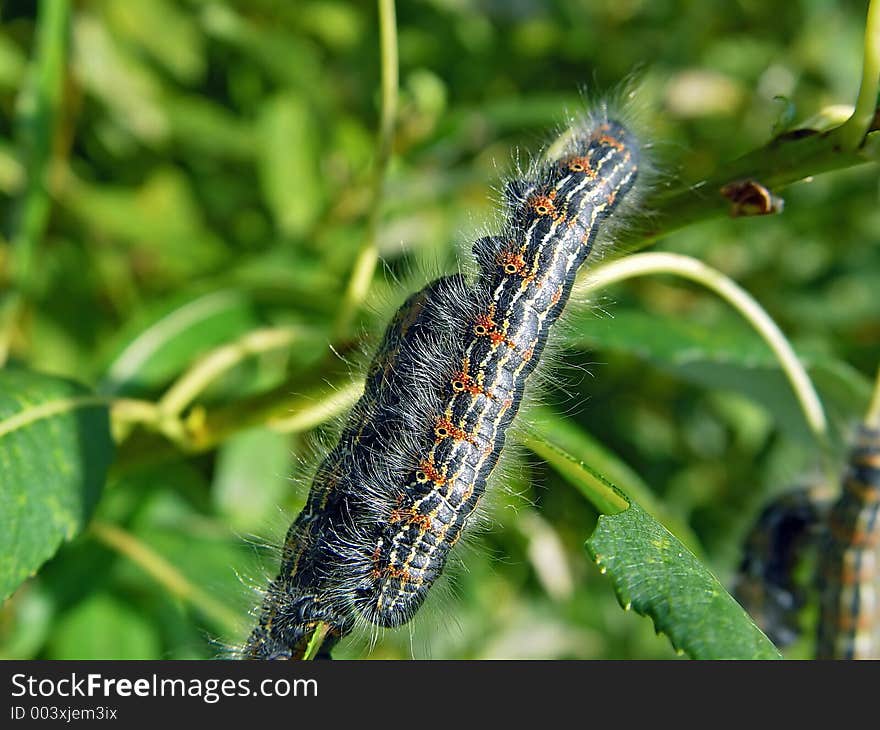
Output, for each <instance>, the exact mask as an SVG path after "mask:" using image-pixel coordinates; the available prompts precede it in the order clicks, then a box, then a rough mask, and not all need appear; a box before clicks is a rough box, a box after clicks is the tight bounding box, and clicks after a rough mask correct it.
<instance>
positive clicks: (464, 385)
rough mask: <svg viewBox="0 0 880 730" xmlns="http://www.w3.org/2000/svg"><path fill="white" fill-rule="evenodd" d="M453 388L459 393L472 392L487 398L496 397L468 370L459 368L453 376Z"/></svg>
mask: <svg viewBox="0 0 880 730" xmlns="http://www.w3.org/2000/svg"><path fill="white" fill-rule="evenodd" d="M452 389H453V390H454V391H455V392H457V393H470V394H471V395H483V396H485V397H486V398H494V397H495V396H494V395H492V393H490V392H489V391H488V390H486V389H485V388H483V387H481V386H480V385H479V384H478V383H477V382H476V381H475V380H474V379H473V378H472V377H471V376H470V375H469V374H468V372H467V371H466V370H459V371H458V372H457V373H455V374H454V375H453V376H452Z"/></svg>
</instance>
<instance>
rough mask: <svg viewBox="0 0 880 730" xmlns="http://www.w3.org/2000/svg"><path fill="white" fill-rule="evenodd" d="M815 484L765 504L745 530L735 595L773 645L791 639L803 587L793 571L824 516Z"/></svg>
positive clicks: (796, 633) (794, 637) (786, 643)
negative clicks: (748, 528)
mask: <svg viewBox="0 0 880 730" xmlns="http://www.w3.org/2000/svg"><path fill="white" fill-rule="evenodd" d="M825 506H826V505H824V504H821V503H820V502H819V501H818V500H817V497H816V490H814V489H810V488H801V489H795V490H793V491H790V492H786V493H784V494H782V495H781V496H780V497H778V498H777V499H775V500H774V501H772V502H771V503H770V504H768V505H767V506H766V507H765V508H764V509H763V510H762V511H761V514H760V515H759V516H758V519H757V520H756V522H755V524H754V526H753V527H752V529H751V530H750V532H749V533H748V535H747V536H746V540H745V546H744V551H743V552H744V554H743V559H742V562H741V563H740V565H739V570H738V573H737V576H736V580H735V583H734V587H733V595H734V597H735V598H736V599H737V600H738V601H739V602H740V603H741V604H742V605H743V607H744V608H745V609H746V610H747V611H748V612H749V613H750V614H751V615H752V616H753V617H754V619H755V621H756V622H757V623H758V625H759V626H760V627H761V629H762V630H763V631H764V633H765V634H767V637H768V638H769V639H770V641H772V642H773V643H774V644H776V646H778V647H780V648H785V647H787V646H789V645H791V644H793V643H794V642H795V641H796V640H797V638H798V636H799V634H800V625H799V623H798V612H799V611H800V610H801V609H802V608H803V607H804V604H805V603H806V591H805V590H804V587H803V586H800V585H798V584H797V581H796V580H795V576H794V572H795V568H796V567H797V564H798V561H799V560H800V558H801V554H802V553H803V551H804V549H805V548H806V547H808V546H809V545H810V544H813V543H815V541H816V539H817V535H818V530H819V528H820V526H821V523H822V520H823V519H824V516H825V514H824V513H825V511H826V510H824V509H823V507H825Z"/></svg>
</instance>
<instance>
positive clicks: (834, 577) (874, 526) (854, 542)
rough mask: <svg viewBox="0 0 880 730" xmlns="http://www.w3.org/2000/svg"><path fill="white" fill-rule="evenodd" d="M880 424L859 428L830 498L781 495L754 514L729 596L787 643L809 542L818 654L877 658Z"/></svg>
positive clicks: (817, 492) (793, 631)
mask: <svg viewBox="0 0 880 730" xmlns="http://www.w3.org/2000/svg"><path fill="white" fill-rule="evenodd" d="M878 512H880V429H877V428H871V427H869V426H866V425H862V426H860V428H859V430H858V433H857V435H856V439H855V444H854V446H853V448H852V450H851V453H850V457H849V460H848V463H847V465H846V469H845V472H844V475H843V484H842V491H841V493H840V496H839V497H838V498H837V499H836V501H834V502H833V503H830V502H829V500H828V499H827V496H826V494H825V490H823V489H821V488H814V489H799V490H796V491H793V492H790V493H787V494H784V495H782V496H781V497H780V498H779V499H777V500H775V501H774V502H772V503H771V504H770V505H768V506H767V507H766V508H765V509H764V510H763V511H762V513H761V515H760V516H759V518H758V520H757V522H756V524H755V526H754V527H753V528H752V530H751V532H750V533H749V536H748V538H747V540H746V546H745V554H744V557H743V560H742V563H741V564H740V568H739V574H738V576H737V579H736V584H735V588H734V591H735V593H734V595H735V596H736V598H737V600H739V601H740V602H741V603H742V604H743V606H744V607H745V608H746V610H748V611H749V613H751V614H752V616H753V617H754V618H755V619H756V621H757V622H758V624H759V625H760V626H761V628H762V629H763V630H764V631H765V632H766V633H767V635H768V636H769V637H770V639H771V640H772V641H773V642H774V643H775V644H777V645H778V646H780V647H782V648H784V647H785V646H787V645H789V644H791V643H792V642H793V641H794V640H795V639H797V637H798V634H799V626H798V624H797V612H798V611H799V610H800V609H801V608H802V607H803V606H804V604H805V603H806V598H805V591H804V588H803V587H802V586H799V585H797V583H796V581H795V578H794V570H795V567H796V565H797V562H798V560H799V558H800V557H801V553H802V552H803V551H804V550H805V549H806V548H807V547H809V546H810V545H815V546H817V547H818V548H819V560H818V568H817V575H816V580H815V582H814V586H815V588H816V589H817V593H818V596H819V609H820V610H819V622H818V638H817V645H816V657H817V658H818V659H867V658H878V657H880V611H878V608H880V604H878V591H880V565H878V559H880V519H878Z"/></svg>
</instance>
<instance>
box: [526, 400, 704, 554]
mask: <svg viewBox="0 0 880 730" xmlns="http://www.w3.org/2000/svg"><path fill="white" fill-rule="evenodd" d="M526 419H527V421H528V423H529V429H528V430H529V432H530V433H532V434H533V436H534V437H536V438H538V439H539V440H540V441H541V442H543V443H544V444H547V445H549V446H552V447H553V448H554V449H556V450H558V451H560V452H563V453H566V454H568V455H570V456H569V459H568V460H565V461H563V462H561V463H559V464H557V461H556V459H554V458H552V455H549V454H547V453H546V452H545V450H544V449H543V448H542V446H541V445H540V444H539V443H536V442H534V441H529V440H527V441H526V442H525V443H526V446H529V447H530V448H532V449H533V450H534V451H535V453H537V454H538V455H539V456H543V457H545V458H546V457H547V456H548V455H549V456H551V458H550V459H549V460H548V461H549V463H550V464H551V465H553V466H554V467H555V466H563V468H562V470H561V471H560V473H561V474H562V476H564V477H566V478H567V479H568V480H569V481H571V482H572V483H574V485H575V486H576V487H578V489H580V490H582V491H583V489H584V487H583V485H582V482H584V480H585V479H586V481H587V482H591V481H594V480H595V477H594V476H593V475H592V474H588V473H587V472H585V471H584V470H583V469H576V468H574V467H573V466H570V464H571V463H572V462H576V461H577V460H580V461H582V462H584V463H585V464H588V465H589V468H590V469H591V470H594V471H595V472H596V473H598V474H601V475H602V477H603V478H605V479H607V480H608V481H609V482H610V483H611V484H613V485H614V486H615V487H617V488H618V489H620V490H621V491H622V492H624V493H625V494H627V495H628V496H629V497H631V498H632V499H635V500H636V501H638V502H639V503H641V504H643V505H645V509H647V510H648V511H649V512H650V513H651V514H652V515H654V517H655V518H656V519H658V520H660V521H662V522H664V523H666V524H667V525H669V526H670V527H671V528H672V529H673V530H674V531H675V532H676V533H678V535H679V536H680V537H681V539H683V540H684V541H685V542H686V543H687V544H688V546H689V547H691V549H693V550H697V551H698V550H699V544H700V543H699V540H698V539H697V537H696V535H694V533H693V531H692V530H691V529H690V527H688V525H687V523H686V522H684V521H683V520H682V519H681V516H680V515H676V514H674V513H672V512H671V511H670V509H669V508H668V507H667V506H666V505H664V504H663V502H661V501H660V500H658V499H657V497H655V496H654V493H653V492H652V491H651V488H650V487H649V486H648V485H647V484H645V482H644V481H643V480H642V478H641V477H640V476H639V475H638V474H636V473H635V472H634V471H633V470H632V469H631V468H630V467H629V465H628V464H626V463H625V462H624V461H622V460H621V459H620V457H618V456H617V455H615V454H613V453H612V452H611V451H609V450H608V449H607V448H606V447H605V446H603V445H602V444H601V443H599V442H598V441H596V440H595V439H594V438H593V437H592V436H590V435H589V434H587V433H586V432H585V431H583V430H582V429H581V428H580V427H579V426H578V425H577V424H575V423H572V422H571V421H569V420H567V419H564V418H562V417H560V416H559V415H557V414H556V413H554V412H553V410H552V409H550V408H547V407H543V406H539V407H534V408H530V409H529V410H528V413H527V415H526ZM587 497H588V499H589V498H590V497H589V494H587Z"/></svg>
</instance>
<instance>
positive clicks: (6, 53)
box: [0, 35, 27, 89]
mask: <svg viewBox="0 0 880 730" xmlns="http://www.w3.org/2000/svg"><path fill="white" fill-rule="evenodd" d="M26 65H27V60H26V59H25V56H24V54H23V53H22V52H21V49H20V48H19V47H18V46H17V45H16V44H15V43H13V42H12V39H10V38H8V37H6V36H4V35H0V88H6V89H14V88H16V87H17V86H18V84H19V82H20V81H21V77H22V75H23V74H24V69H25V66H26Z"/></svg>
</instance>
